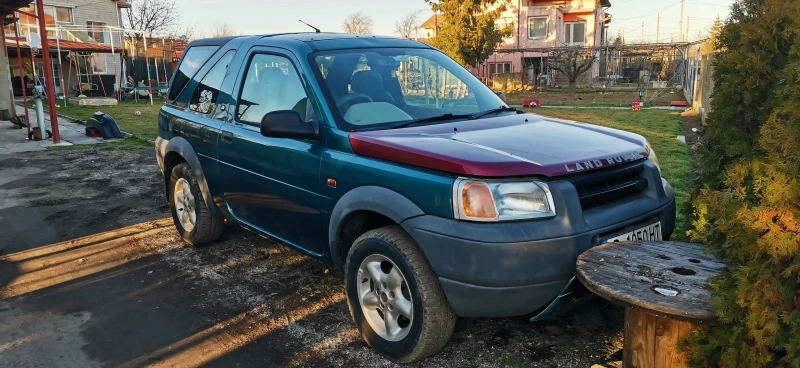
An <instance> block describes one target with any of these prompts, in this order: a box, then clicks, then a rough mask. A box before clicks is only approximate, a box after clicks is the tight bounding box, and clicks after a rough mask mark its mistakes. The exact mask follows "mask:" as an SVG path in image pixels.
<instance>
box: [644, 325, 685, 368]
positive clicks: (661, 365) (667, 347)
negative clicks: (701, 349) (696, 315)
mask: <svg viewBox="0 0 800 368" xmlns="http://www.w3.org/2000/svg"><path fill="white" fill-rule="evenodd" d="M655 320H656V331H655V333H656V335H655V359H654V360H655V365H654V367H655V368H670V367H682V366H684V365H685V363H686V359H685V357H684V356H683V354H681V353H680V352H679V351H678V342H679V341H680V339H681V338H683V337H684V336H686V334H688V333H689V331H691V329H692V327H693V326H694V325H692V324H691V323H689V322H683V321H678V320H674V319H668V318H661V317H655Z"/></svg>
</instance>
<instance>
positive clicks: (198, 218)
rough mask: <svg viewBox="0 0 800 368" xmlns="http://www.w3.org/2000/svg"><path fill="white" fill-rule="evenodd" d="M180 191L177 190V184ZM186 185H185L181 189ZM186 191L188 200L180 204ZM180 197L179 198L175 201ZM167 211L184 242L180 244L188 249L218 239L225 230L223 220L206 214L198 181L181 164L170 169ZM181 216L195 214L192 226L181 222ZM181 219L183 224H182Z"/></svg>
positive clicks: (185, 166)
mask: <svg viewBox="0 0 800 368" xmlns="http://www.w3.org/2000/svg"><path fill="white" fill-rule="evenodd" d="M179 183H180V184H181V188H183V189H181V188H176V186H177V185H178V184H179ZM184 184H186V185H184ZM186 188H188V189H189V193H190V194H191V196H190V197H189V198H188V199H187V200H186V201H182V200H181V198H185V197H182V194H183V193H184V192H185V189H186ZM176 197H180V198H176ZM169 207H170V209H171V211H172V221H173V222H174V223H175V228H177V229H178V233H179V234H180V235H181V237H182V238H183V241H185V242H186V243H189V244H191V245H200V244H205V243H209V242H212V241H214V240H217V239H219V237H220V235H222V230H223V229H224V227H225V219H224V218H223V217H221V216H214V215H213V214H212V213H211V211H209V210H208V207H207V206H206V203H205V201H204V200H203V192H201V191H200V186H199V185H197V178H195V176H194V172H192V169H191V167H189V164H187V163H182V164H179V165H176V166H175V167H174V168H173V169H172V174H171V175H170V179H169ZM184 213H187V214H191V213H193V214H194V222H193V223H192V221H191V219H188V220H187V219H186V218H184V217H183V216H184ZM190 217H191V216H190ZM182 218H183V220H182Z"/></svg>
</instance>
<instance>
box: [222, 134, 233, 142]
mask: <svg viewBox="0 0 800 368" xmlns="http://www.w3.org/2000/svg"><path fill="white" fill-rule="evenodd" d="M222 141H223V142H227V143H231V142H233V133H231V132H222Z"/></svg>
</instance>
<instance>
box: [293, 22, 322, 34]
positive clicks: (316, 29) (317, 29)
mask: <svg viewBox="0 0 800 368" xmlns="http://www.w3.org/2000/svg"><path fill="white" fill-rule="evenodd" d="M298 20H299V21H300V23H303V24H305V25H307V26H309V27H311V28H313V29H314V30H315V31H317V33H320V30H319V28H317V27H314V26H312V25H310V24H308V23H306V22H303V21H302V20H300V19H298Z"/></svg>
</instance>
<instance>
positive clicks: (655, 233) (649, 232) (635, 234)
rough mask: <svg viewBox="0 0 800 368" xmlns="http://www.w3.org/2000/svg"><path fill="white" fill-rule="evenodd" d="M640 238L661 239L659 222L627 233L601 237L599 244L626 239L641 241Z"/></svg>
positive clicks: (624, 240)
mask: <svg viewBox="0 0 800 368" xmlns="http://www.w3.org/2000/svg"><path fill="white" fill-rule="evenodd" d="M642 240H649V241H660V240H661V222H660V221H659V222H656V223H655V224H650V225H647V226H645V227H643V228H640V229H636V230H634V231H631V232H629V233H625V234H622V235H619V236H615V237H613V238H609V239H603V240H601V241H600V244H605V243H619V242H626V241H642Z"/></svg>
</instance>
